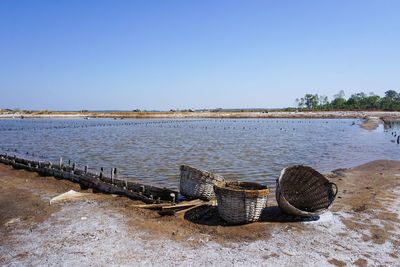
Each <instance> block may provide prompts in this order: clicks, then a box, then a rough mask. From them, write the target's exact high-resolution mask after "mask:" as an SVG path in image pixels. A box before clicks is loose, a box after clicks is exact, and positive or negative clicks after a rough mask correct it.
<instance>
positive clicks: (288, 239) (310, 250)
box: [0, 161, 400, 266]
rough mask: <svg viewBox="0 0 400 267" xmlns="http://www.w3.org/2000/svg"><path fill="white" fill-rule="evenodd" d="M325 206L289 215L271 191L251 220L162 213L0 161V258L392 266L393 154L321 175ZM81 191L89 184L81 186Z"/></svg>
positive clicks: (397, 179)
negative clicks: (330, 190)
mask: <svg viewBox="0 0 400 267" xmlns="http://www.w3.org/2000/svg"><path fill="white" fill-rule="evenodd" d="M328 176H329V177H330V180H332V181H334V182H335V183H337V184H338V186H339V189H340V190H339V193H338V196H337V199H336V201H335V203H334V205H333V206H332V208H331V211H330V212H327V213H326V214H324V215H322V216H321V217H320V218H319V220H315V221H314V220H310V221H308V222H298V221H296V220H295V219H294V218H291V217H288V216H284V215H283V214H280V211H279V208H277V207H276V202H275V201H274V199H273V198H272V197H271V199H270V201H269V207H268V208H267V209H266V210H265V212H264V213H263V215H262V218H261V221H260V222H258V223H253V224H248V225H241V226H228V225H226V224H225V223H224V222H223V221H222V220H221V219H219V217H218V214H217V211H216V209H215V208H212V207H200V208H197V209H194V210H191V211H190V212H186V214H183V215H181V216H169V217H168V216H166V217H161V216H160V215H158V214H157V213H156V212H154V211H151V210H141V209H137V208H134V207H132V206H131V205H132V204H135V203H138V202H137V201H133V200H130V199H127V198H124V197H115V196H112V195H104V194H88V197H85V198H83V199H80V200H79V201H74V202H63V203H59V204H55V205H50V204H49V201H50V199H51V198H52V197H54V196H57V195H59V194H60V193H64V192H66V191H69V190H70V189H73V190H76V191H81V190H80V189H79V186H78V185H77V184H74V183H71V182H68V181H63V180H57V179H55V178H52V177H40V176H38V175H37V174H35V173H29V172H26V171H22V170H14V169H12V168H11V167H9V166H3V165H0V214H1V217H0V235H1V239H0V264H5V265H8V264H10V265H37V264H38V265H43V264H51V265H74V264H79V265H82V264H85V265H86V264H88V265H105V264H110V263H112V264H117V265H121V264H122V265H124V264H129V265H132V264H135V263H141V264H154V265H165V264H167V265H168V264H176V263H183V264H187V265H189V264H196V265H206V264H207V265H209V264H216V265H231V264H239V265H248V264H257V265H260V264H280V265H291V264H300V265H305V264H307V265H311V266H312V265H315V266H317V265H325V264H333V265H338V266H344V265H346V264H348V265H351V264H354V265H358V266H365V265H368V264H374V265H393V264H396V263H398V262H399V258H398V257H399V255H400V251H399V247H400V218H399V213H400V162H398V161H375V162H371V163H368V164H365V165H362V166H359V167H356V168H352V169H348V170H338V171H336V172H332V173H330V174H329V175H328ZM84 192H88V193H90V190H89V191H84Z"/></svg>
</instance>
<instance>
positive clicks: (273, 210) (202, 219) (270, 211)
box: [184, 205, 319, 226]
mask: <svg viewBox="0 0 400 267" xmlns="http://www.w3.org/2000/svg"><path fill="white" fill-rule="evenodd" d="M184 218H185V220H188V221H190V222H193V223H196V224H202V225H209V226H218V225H221V226H229V225H233V224H230V223H228V222H226V221H224V220H223V219H221V218H220V217H219V215H218V208H217V207H215V206H210V205H203V206H200V207H197V208H194V209H191V210H189V211H187V212H186V213H185V215H184ZM317 220H319V216H313V217H306V218H304V217H299V216H293V215H288V214H285V213H283V212H281V209H280V208H279V207H278V206H270V207H266V208H265V209H264V210H263V211H262V213H261V216H260V218H259V220H258V221H259V222H261V223H262V222H275V223H288V222H308V221H317Z"/></svg>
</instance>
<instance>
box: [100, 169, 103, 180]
mask: <svg viewBox="0 0 400 267" xmlns="http://www.w3.org/2000/svg"><path fill="white" fill-rule="evenodd" d="M103 173H104V168H103V167H101V168H100V180H102V179H103V175H104V174H103Z"/></svg>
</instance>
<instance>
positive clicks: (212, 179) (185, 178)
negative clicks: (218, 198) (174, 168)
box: [179, 165, 224, 201]
mask: <svg viewBox="0 0 400 267" xmlns="http://www.w3.org/2000/svg"><path fill="white" fill-rule="evenodd" d="M180 170H181V179H180V182H179V191H180V193H181V194H182V195H183V196H185V197H186V198H188V199H196V198H199V199H202V200H206V201H208V200H211V199H212V198H213V197H214V196H215V195H214V189H213V186H214V184H215V183H216V182H220V181H224V177H223V176H221V175H217V174H214V173H211V172H207V171H203V170H200V169H197V168H194V167H191V166H187V165H182V166H181V168H180Z"/></svg>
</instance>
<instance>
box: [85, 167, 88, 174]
mask: <svg viewBox="0 0 400 267" xmlns="http://www.w3.org/2000/svg"><path fill="white" fill-rule="evenodd" d="M87 172H88V166H85V174H87Z"/></svg>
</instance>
